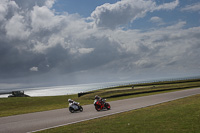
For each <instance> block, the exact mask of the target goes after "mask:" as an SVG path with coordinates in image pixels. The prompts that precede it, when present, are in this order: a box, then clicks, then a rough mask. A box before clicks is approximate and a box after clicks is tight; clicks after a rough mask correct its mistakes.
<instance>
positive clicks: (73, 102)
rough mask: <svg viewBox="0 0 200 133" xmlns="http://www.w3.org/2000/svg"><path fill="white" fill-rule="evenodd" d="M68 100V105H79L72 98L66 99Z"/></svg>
mask: <svg viewBox="0 0 200 133" xmlns="http://www.w3.org/2000/svg"><path fill="white" fill-rule="evenodd" d="M68 102H69V106H71V105H73V104H74V105H79V103H78V102H75V101H74V100H72V99H68Z"/></svg>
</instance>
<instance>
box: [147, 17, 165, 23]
mask: <svg viewBox="0 0 200 133" xmlns="http://www.w3.org/2000/svg"><path fill="white" fill-rule="evenodd" d="M150 21H151V22H153V23H156V24H158V25H163V24H164V22H163V20H162V18H160V17H157V16H154V17H151V19H150Z"/></svg>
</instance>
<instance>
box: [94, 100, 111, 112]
mask: <svg viewBox="0 0 200 133" xmlns="http://www.w3.org/2000/svg"><path fill="white" fill-rule="evenodd" d="M105 101H106V99H101V100H95V101H94V106H95V109H96V110H97V111H100V110H102V109H107V110H110V108H111V107H110V104H109V103H106V102H105Z"/></svg>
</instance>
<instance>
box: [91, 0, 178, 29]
mask: <svg viewBox="0 0 200 133" xmlns="http://www.w3.org/2000/svg"><path fill="white" fill-rule="evenodd" d="M178 4H179V1H178V0H175V1H173V2H170V3H165V4H162V5H156V3H155V2H154V1H151V0H149V1H145V0H122V1H119V2H117V3H114V4H108V3H106V4H104V5H101V6H99V7H97V8H96V9H95V11H93V12H92V14H91V18H92V19H93V20H94V25H95V26H97V27H106V28H111V29H115V28H116V27H118V26H121V25H125V24H128V23H129V22H133V21H134V20H135V19H137V18H141V17H144V16H145V15H146V13H147V12H153V11H155V10H172V9H174V8H175V7H177V6H178Z"/></svg>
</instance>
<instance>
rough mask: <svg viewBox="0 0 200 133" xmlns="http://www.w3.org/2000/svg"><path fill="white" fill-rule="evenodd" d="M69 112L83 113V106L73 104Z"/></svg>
mask: <svg viewBox="0 0 200 133" xmlns="http://www.w3.org/2000/svg"><path fill="white" fill-rule="evenodd" d="M69 111H70V112H71V113H74V112H75V111H80V112H82V111H83V107H82V106H81V105H79V104H71V105H70V106H69Z"/></svg>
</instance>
